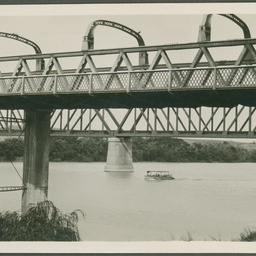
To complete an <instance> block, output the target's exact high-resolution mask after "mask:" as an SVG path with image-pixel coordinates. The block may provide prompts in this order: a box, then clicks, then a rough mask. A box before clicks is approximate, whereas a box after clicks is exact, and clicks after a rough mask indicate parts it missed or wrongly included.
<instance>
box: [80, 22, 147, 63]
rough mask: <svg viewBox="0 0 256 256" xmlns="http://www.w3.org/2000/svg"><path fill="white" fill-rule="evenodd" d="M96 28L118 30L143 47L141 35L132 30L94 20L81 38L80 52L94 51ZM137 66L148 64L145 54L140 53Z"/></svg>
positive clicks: (112, 23) (115, 23)
mask: <svg viewBox="0 0 256 256" xmlns="http://www.w3.org/2000/svg"><path fill="white" fill-rule="evenodd" d="M97 26H107V27H111V28H115V29H119V30H121V31H123V32H126V33H127V34H129V35H131V36H133V37H134V38H135V39H136V40H137V42H138V44H139V46H145V43H144V40H143V38H142V37H141V35H140V34H139V33H138V32H136V31H134V30H133V29H131V28H129V27H127V26H124V25H122V24H120V23H117V22H114V21H109V20H95V21H93V22H92V23H90V25H89V26H88V29H87V31H86V34H85V36H84V37H83V43H82V51H84V50H90V49H94V31H95V28H96V27H97ZM139 64H140V65H145V64H148V54H147V53H146V52H141V53H140V54H139Z"/></svg>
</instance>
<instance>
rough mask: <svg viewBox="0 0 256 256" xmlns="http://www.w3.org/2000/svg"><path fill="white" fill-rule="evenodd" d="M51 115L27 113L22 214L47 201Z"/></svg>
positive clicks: (35, 111)
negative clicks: (32, 205) (29, 207)
mask: <svg viewBox="0 0 256 256" xmlns="http://www.w3.org/2000/svg"><path fill="white" fill-rule="evenodd" d="M50 113H51V111H49V110H26V111H25V139H24V160H23V182H24V185H25V186H26V189H25V190H23V193H22V202H21V209H22V212H25V211H26V209H27V207H28V205H29V204H36V203H38V202H41V201H44V200H46V199H47V195H48V172H49V147H50Z"/></svg>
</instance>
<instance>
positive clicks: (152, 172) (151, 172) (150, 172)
mask: <svg viewBox="0 0 256 256" xmlns="http://www.w3.org/2000/svg"><path fill="white" fill-rule="evenodd" d="M155 173H161V174H169V172H168V171H147V174H155Z"/></svg>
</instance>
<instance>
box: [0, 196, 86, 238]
mask: <svg viewBox="0 0 256 256" xmlns="http://www.w3.org/2000/svg"><path fill="white" fill-rule="evenodd" d="M78 213H81V214H82V215H83V216H84V213H83V212H82V211H80V210H77V211H74V212H72V213H70V214H63V213H62V212H61V211H60V210H59V209H58V208H57V207H55V206H54V204H53V203H52V202H50V201H44V202H39V203H37V204H36V205H31V206H29V208H28V210H27V211H26V213H25V214H20V213H18V212H9V211H7V212H4V213H0V241H80V240H81V239H80V236H79V231H78V227H77V223H78Z"/></svg>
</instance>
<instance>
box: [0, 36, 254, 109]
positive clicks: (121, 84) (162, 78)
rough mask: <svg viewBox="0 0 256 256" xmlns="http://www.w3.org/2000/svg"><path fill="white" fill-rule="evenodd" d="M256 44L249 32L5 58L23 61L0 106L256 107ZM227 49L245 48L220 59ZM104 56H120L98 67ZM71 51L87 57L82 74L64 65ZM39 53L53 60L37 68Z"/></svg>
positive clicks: (3, 82) (3, 83)
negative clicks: (140, 58) (139, 58)
mask: <svg viewBox="0 0 256 256" xmlns="http://www.w3.org/2000/svg"><path fill="white" fill-rule="evenodd" d="M255 44H256V39H244V40H230V41H216V42H200V43H187V44H175V45H160V46H145V47H133V48H124V49H102V50H88V51H79V52H67V53H52V54H38V55H27V56H9V57H0V64H1V65H2V64H4V65H5V64H6V63H8V62H10V61H15V62H17V66H16V68H15V69H14V71H13V72H12V73H11V75H10V73H9V75H8V73H6V74H1V76H0V109H28V108H42V109H76V108H91V109H94V108H96V109H98V108H134V107H142V108H143V107H149V108H150V107H156V108H163V107H192V108H194V107H198V106H216V107H220V106H222V107H233V106H237V105H238V104H241V105H245V106H256V100H255V99H256V97H255V94H256V66H255V63H256V51H255V49H254V45H255ZM236 47H238V48H236ZM227 48H228V49H230V48H232V50H235V51H238V52H240V54H239V56H238V58H237V60H234V61H226V62H225V61H224V62H223V61H221V60H219V59H216V57H215V59H216V60H214V58H213V56H214V55H215V54H213V52H210V50H211V51H215V50H216V49H222V50H224V53H225V51H227ZM191 50H192V55H190V57H191V56H192V57H193V56H195V57H194V59H193V60H192V62H190V64H188V66H189V67H185V68H184V63H188V62H178V63H181V65H180V66H179V65H177V63H176V64H175V63H173V62H172V61H171V57H172V56H171V55H170V53H172V52H173V51H178V52H179V54H180V56H183V57H187V55H189V54H187V51H189V52H190V51H191ZM184 51H186V52H185V53H184ZM141 52H147V53H150V54H151V55H152V56H151V57H153V58H152V60H151V63H150V64H149V65H141V66H138V65H135V63H133V64H132V62H134V58H133V57H134V55H132V54H134V53H141ZM190 53H191V52H190ZM214 53H215V52H214ZM130 54H131V55H132V56H131V55H130ZM154 54H155V55H154ZM222 54H223V52H222ZM222 54H221V55H222ZM98 57H100V59H97V58H98ZM103 57H107V63H109V64H111V63H112V61H113V60H114V62H113V63H112V66H111V65H108V68H105V70H107V71H105V72H104V71H103V69H102V68H100V67H97V66H102V63H103V62H102V61H103V60H104V59H102V58H103ZM110 57H111V58H112V57H113V58H114V59H113V58H112V59H111V58H110ZM70 58H79V65H78V67H77V68H76V69H75V72H74V73H67V69H65V68H63V67H62V66H61V64H60V60H61V61H62V60H65V61H68V62H69V61H70V60H72V59H70ZM38 59H44V60H45V59H48V62H47V64H46V65H45V68H44V69H43V70H36V71H32V69H31V68H30V63H31V61H32V60H34V61H35V60H38ZM203 59H206V62H205V60H204V63H203V65H202V60H203ZM105 60H106V59H105ZM182 63H183V64H182ZM228 63H229V64H230V63H233V64H231V65H230V66H225V65H227V64H228ZM96 64H97V65H96ZM121 64H122V65H121ZM6 65H7V64H6ZM85 68H87V69H85Z"/></svg>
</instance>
